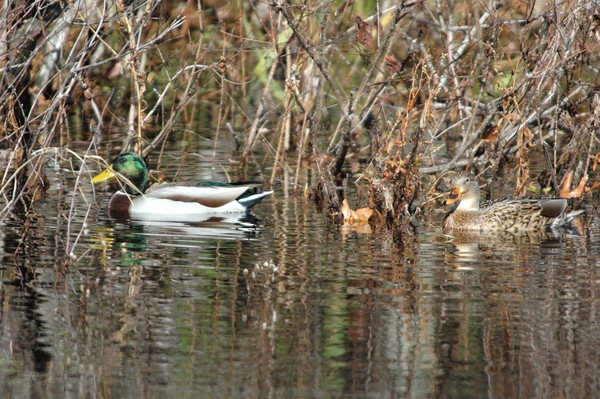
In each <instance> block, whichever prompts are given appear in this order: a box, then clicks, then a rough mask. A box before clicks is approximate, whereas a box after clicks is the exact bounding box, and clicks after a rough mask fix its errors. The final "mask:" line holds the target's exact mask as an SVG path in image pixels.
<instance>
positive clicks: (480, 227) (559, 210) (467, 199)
mask: <svg viewBox="0 0 600 399" xmlns="http://www.w3.org/2000/svg"><path fill="white" fill-rule="evenodd" d="M480 199H481V194H480V192H479V186H478V185H477V183H476V182H475V181H474V180H473V179H472V178H470V177H468V176H464V175H463V176H460V177H459V178H458V179H457V180H456V181H455V183H454V185H453V188H452V191H451V192H450V195H449V197H448V201H447V203H450V204H453V203H456V205H455V206H454V208H453V209H452V210H451V211H450V212H448V213H447V214H446V216H445V217H444V221H443V223H442V226H443V229H444V232H446V231H449V230H463V231H464V230H470V231H474V230H475V231H481V232H483V231H524V230H542V229H545V228H547V227H556V226H558V225H561V224H565V223H567V222H569V221H570V220H571V219H572V218H573V217H575V216H576V215H577V214H579V213H581V211H576V212H572V213H570V214H569V215H566V216H563V217H561V215H562V214H563V212H564V211H565V209H566V208H567V200H566V199H563V198H551V199H513V200H501V201H497V202H494V203H492V204H490V205H489V206H487V207H485V208H480V206H479V202H480Z"/></svg>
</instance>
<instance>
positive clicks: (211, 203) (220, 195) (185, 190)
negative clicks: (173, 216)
mask: <svg viewBox="0 0 600 399" xmlns="http://www.w3.org/2000/svg"><path fill="white" fill-rule="evenodd" d="M253 188H254V187H253V185H235V184H232V185H229V184H227V185H226V184H200V185H197V186H183V185H178V184H161V185H159V186H156V187H154V186H152V187H150V188H149V189H148V190H146V193H145V196H146V197H150V198H160V199H168V200H171V201H179V202H197V203H199V204H201V205H204V206H207V207H209V208H218V207H220V206H223V205H225V204H228V203H231V202H233V201H235V200H237V199H238V198H239V197H240V196H242V195H244V194H245V193H246V192H247V191H248V190H252V189H253Z"/></svg>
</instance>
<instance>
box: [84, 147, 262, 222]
mask: <svg viewBox="0 0 600 399" xmlns="http://www.w3.org/2000/svg"><path fill="white" fill-rule="evenodd" d="M113 177H117V178H118V179H119V181H120V182H121V183H122V184H123V185H124V188H123V189H121V190H119V191H117V192H116V193H114V194H113V195H112V197H111V198H110V200H109V202H108V210H109V213H110V215H111V216H113V217H118V218H124V217H125V218H126V217H131V218H132V219H138V220H139V219H141V220H164V221H190V220H191V219H194V218H195V217H198V216H202V215H206V214H211V213H232V212H245V211H247V210H248V209H250V208H252V207H253V206H254V205H256V203H258V202H259V201H260V200H261V199H263V198H264V197H267V196H269V195H271V194H272V193H273V192H272V191H263V190H262V187H261V185H260V184H255V183H239V184H237V183H236V184H229V183H214V182H206V183H200V184H197V185H193V186H189V185H188V186H183V185H176V184H155V185H152V186H151V187H149V188H148V189H146V185H147V183H148V167H147V166H146V162H144V160H143V159H142V158H141V157H140V156H138V155H137V154H134V153H131V152H128V153H124V154H121V155H118V156H117V157H116V158H115V159H114V160H113V161H112V164H111V165H110V166H109V167H108V168H107V169H106V170H105V171H104V172H102V173H100V174H98V175H97V176H95V177H93V178H92V180H91V182H92V183H98V182H102V181H105V180H108V179H110V178H113Z"/></svg>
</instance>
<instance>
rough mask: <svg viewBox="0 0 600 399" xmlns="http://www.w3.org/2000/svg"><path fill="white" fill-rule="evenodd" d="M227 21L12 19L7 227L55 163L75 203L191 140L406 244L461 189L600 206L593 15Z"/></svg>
mask: <svg viewBox="0 0 600 399" xmlns="http://www.w3.org/2000/svg"><path fill="white" fill-rule="evenodd" d="M222 3H223V2H219V1H214V0H206V1H188V2H185V1H175V0H171V1H159V0H147V1H125V0H108V1H97V0H73V1H69V2H65V1H58V0H33V1H28V2H20V1H10V0H8V1H4V2H2V3H0V10H1V12H0V76H1V80H0V164H2V165H3V168H4V170H5V172H4V173H3V176H2V182H1V188H0V191H1V195H2V198H3V203H2V204H1V205H2V206H1V210H0V218H1V219H4V218H5V217H7V215H9V214H11V212H14V211H15V210H17V209H20V210H21V211H26V210H27V209H29V208H30V206H31V204H32V203H33V202H34V201H36V200H37V199H39V198H41V197H43V195H44V190H45V188H46V187H47V182H46V181H45V177H44V168H45V166H46V164H47V162H48V159H49V158H51V157H57V156H58V157H60V158H61V160H65V159H66V160H68V161H69V162H71V163H72V165H73V170H74V171H75V172H73V173H75V175H76V176H77V179H76V187H75V188H74V189H73V190H74V191H77V190H78V187H79V186H80V185H82V184H87V182H88V181H89V178H88V177H89V176H88V175H89V168H88V167H87V166H86V167H84V165H86V164H87V163H88V160H91V161H93V162H95V163H100V162H101V160H102V159H108V158H111V157H112V156H114V155H116V154H117V153H119V152H125V151H135V152H137V153H140V154H143V155H144V156H147V155H148V154H150V153H152V154H153V155H155V156H156V155H157V154H158V158H159V159H160V157H161V154H162V151H163V150H164V148H165V146H166V145H167V143H173V142H181V143H182V144H181V148H182V153H185V152H193V151H194V147H193V142H194V140H197V136H198V135H202V136H203V137H204V136H207V137H209V138H210V139H211V140H214V143H215V144H214V146H215V147H214V148H215V151H216V148H217V145H218V143H219V141H220V140H224V138H225V137H229V138H230V139H231V140H232V141H233V142H235V145H236V147H237V148H236V149H235V151H234V155H235V156H236V162H237V160H239V167H240V170H241V174H242V176H241V177H242V178H243V177H244V176H243V175H244V173H246V172H245V170H246V167H247V165H248V164H249V163H250V162H255V163H258V164H260V166H261V168H262V169H263V170H268V171H269V173H270V175H266V176H265V177H264V183H265V185H266V186H271V187H274V188H275V189H276V190H286V192H289V193H290V194H291V195H306V194H308V195H310V196H311V197H312V198H314V199H315V200H317V201H318V202H319V204H321V205H322V207H323V209H325V210H327V211H328V213H329V214H331V215H335V214H337V213H338V212H339V211H340V210H341V209H342V201H343V200H344V199H345V193H346V189H347V188H348V187H349V186H354V187H353V189H355V190H356V191H358V192H359V193H360V197H361V201H360V202H361V203H358V204H357V208H358V207H367V208H369V209H371V210H373V211H374V212H373V216H372V218H375V220H380V221H383V222H386V223H387V224H388V225H390V226H394V228H399V229H400V230H402V229H405V228H406V227H407V226H408V225H409V224H410V222H411V220H412V219H413V218H414V217H415V216H416V215H418V214H424V213H426V211H427V210H429V211H430V210H431V209H433V208H434V207H436V201H438V200H437V199H436V198H437V197H439V195H437V194H436V188H437V186H438V184H439V183H440V182H441V181H442V180H443V177H444V176H446V175H447V174H448V173H449V172H451V171H456V170H465V169H466V170H469V171H471V172H473V173H474V174H482V176H486V177H488V182H489V183H492V184H490V189H491V190H494V191H493V192H492V196H493V194H494V192H500V191H506V190H507V189H508V190H509V191H510V192H512V193H513V194H514V196H524V195H555V196H567V197H571V198H576V199H578V200H583V199H585V198H591V197H592V196H594V195H597V194H595V193H596V189H597V188H598V186H600V177H598V171H597V166H598V162H600V149H599V143H598V140H599V138H600V134H599V126H600V81H599V73H600V71H599V68H600V62H599V61H600V59H599V58H600V10H599V8H598V4H597V3H595V2H594V1H589V0H570V1H569V0H567V1H534V2H521V1H507V2H498V1H492V0H490V1H484V2H476V1H462V0H461V1H458V0H446V1H434V0H431V1H420V0H416V1H386V0H381V1H374V0H372V1H353V0H347V1H343V0H339V1H325V2H321V1H319V2H317V1H296V0H290V1H279V0H273V1H260V0H257V1H231V2H226V4H225V5H223V4H222ZM207 126H208V127H209V128H210V130H211V131H210V135H207V134H205V133H204V132H202V129H206V127H207ZM74 143H77V145H78V148H82V147H84V148H87V150H86V151H85V152H78V153H77V152H74V150H72V147H73V144H74ZM82 143H83V145H82ZM185 143H188V144H185ZM107 153H110V154H111V155H110V157H108V156H106V154H107ZM57 154H58V155H57ZM257 154H260V156H259V157H257ZM534 154H537V156H538V158H539V159H542V160H543V162H542V165H537V166H536V168H535V170H536V173H533V172H532V169H534V168H532V164H531V160H532V158H533V156H534ZM159 167H160V165H159ZM537 170H541V172H539V173H538V172H537ZM282 182H285V183H282ZM350 202H351V203H353V200H352V199H351V200H350ZM369 215H371V214H370V213H369ZM67 253H68V252H67Z"/></svg>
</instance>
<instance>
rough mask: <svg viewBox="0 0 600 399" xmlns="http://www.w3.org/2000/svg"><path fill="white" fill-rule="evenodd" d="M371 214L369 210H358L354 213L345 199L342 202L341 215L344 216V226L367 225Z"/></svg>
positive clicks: (371, 211)
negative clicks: (353, 224)
mask: <svg viewBox="0 0 600 399" xmlns="http://www.w3.org/2000/svg"><path fill="white" fill-rule="evenodd" d="M372 214H373V210H372V209H370V208H360V209H357V210H356V211H354V210H352V209H351V208H350V206H349V205H348V201H347V200H346V199H344V201H343V202H342V215H344V224H352V223H367V222H368V221H369V218H370V217H371V215H372Z"/></svg>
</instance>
